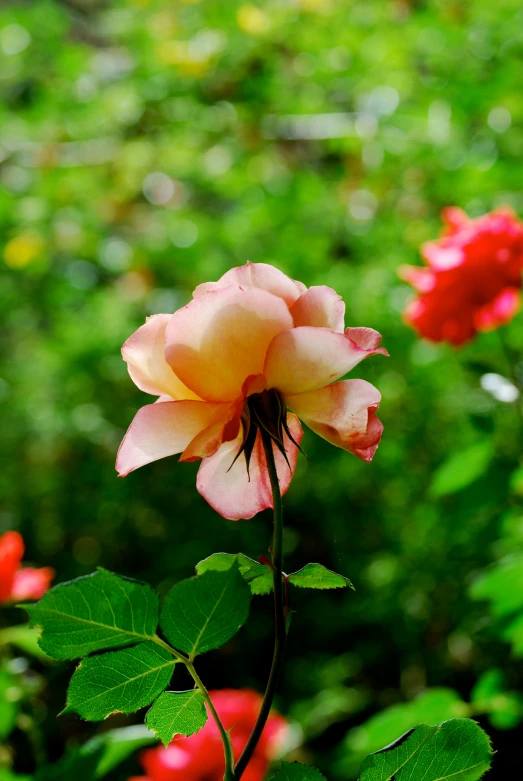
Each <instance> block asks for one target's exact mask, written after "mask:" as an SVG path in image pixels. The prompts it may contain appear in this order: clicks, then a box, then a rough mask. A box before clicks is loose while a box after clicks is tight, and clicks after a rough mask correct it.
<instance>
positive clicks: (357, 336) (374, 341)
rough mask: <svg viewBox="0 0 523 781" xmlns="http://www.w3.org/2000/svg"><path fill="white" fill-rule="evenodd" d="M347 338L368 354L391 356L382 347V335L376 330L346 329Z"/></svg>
mask: <svg viewBox="0 0 523 781" xmlns="http://www.w3.org/2000/svg"><path fill="white" fill-rule="evenodd" d="M345 336H346V337H347V339H350V340H351V341H353V342H354V343H355V344H356V345H357V346H358V347H359V348H360V349H361V350H365V352H367V353H371V354H372V355H387V356H388V354H389V353H388V352H387V350H386V349H385V348H384V347H380V344H381V334H380V333H379V331H375V330H374V328H365V327H364V326H358V327H357V328H346V329H345Z"/></svg>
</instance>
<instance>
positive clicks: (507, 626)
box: [470, 554, 523, 656]
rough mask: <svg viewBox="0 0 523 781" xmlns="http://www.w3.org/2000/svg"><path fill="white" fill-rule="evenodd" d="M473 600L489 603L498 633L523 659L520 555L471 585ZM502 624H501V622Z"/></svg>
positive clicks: (521, 569)
mask: <svg viewBox="0 0 523 781" xmlns="http://www.w3.org/2000/svg"><path fill="white" fill-rule="evenodd" d="M470 594H471V596H472V597H473V599H477V600H488V601H489V603H490V609H491V611H492V615H493V617H494V619H495V620H496V621H497V622H499V623H500V628H499V630H498V631H499V634H500V636H501V637H502V638H503V639H504V640H506V641H507V642H509V643H511V644H512V649H513V652H514V654H515V655H516V656H523V554H513V555H511V556H507V557H506V558H505V559H502V560H501V561H499V562H497V563H496V564H493V565H492V566H491V567H489V568H488V569H486V570H485V571H484V572H483V573H482V574H481V575H480V576H479V577H478V578H477V579H476V580H475V581H474V583H473V584H472V586H471V589H470ZM501 622H502V623H501Z"/></svg>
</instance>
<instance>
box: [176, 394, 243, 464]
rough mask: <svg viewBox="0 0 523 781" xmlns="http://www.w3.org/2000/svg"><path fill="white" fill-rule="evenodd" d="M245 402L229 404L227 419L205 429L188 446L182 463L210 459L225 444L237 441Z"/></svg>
mask: <svg viewBox="0 0 523 781" xmlns="http://www.w3.org/2000/svg"><path fill="white" fill-rule="evenodd" d="M244 402H245V400H244V399H243V398H240V399H238V401H237V402H233V403H232V404H229V410H228V411H227V413H226V415H225V419H220V420H219V421H218V422H217V423H213V424H212V425H210V426H208V427H207V428H205V429H204V430H203V431H201V432H200V433H199V434H197V435H196V436H195V437H194V439H193V440H192V441H191V442H190V443H189V444H188V445H187V447H186V448H185V450H184V451H183V453H182V455H181V456H180V461H197V460H198V459H199V458H208V456H212V455H214V453H216V451H217V450H218V448H219V447H220V445H221V444H222V443H223V442H230V441H231V440H233V439H236V437H237V436H238V433H239V431H240V418H241V414H242V409H243V405H244Z"/></svg>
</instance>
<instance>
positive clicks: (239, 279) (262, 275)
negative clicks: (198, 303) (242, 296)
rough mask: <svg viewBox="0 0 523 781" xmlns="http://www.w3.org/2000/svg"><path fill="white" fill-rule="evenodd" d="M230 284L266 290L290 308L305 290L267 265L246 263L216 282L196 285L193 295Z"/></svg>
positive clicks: (196, 296) (301, 285)
mask: <svg viewBox="0 0 523 781" xmlns="http://www.w3.org/2000/svg"><path fill="white" fill-rule="evenodd" d="M230 284H237V285H242V287H244V286H246V285H249V286H250V287H256V288H259V289H261V290H266V291H267V292H269V293H272V294H273V295H275V296H278V297H279V298H283V300H284V301H285V303H286V304H287V305H288V306H291V305H292V304H293V303H294V302H295V301H296V300H297V299H298V298H299V297H300V296H301V294H302V293H304V292H305V290H307V288H306V287H305V285H303V284H302V283H301V282H296V281H295V280H294V279H291V278H290V277H288V276H287V275H286V274H284V273H283V272H282V271H279V270H278V269H277V268H274V266H270V265H269V264H268V263H251V262H250V261H247V263H246V264H245V266H237V267H236V268H231V269H230V270H229V271H227V272H226V273H225V274H224V275H223V277H220V279H219V280H218V282H206V283H204V284H203V285H198V287H197V288H196V290H195V291H194V293H193V297H194V298H198V297H199V296H201V295H204V294H205V293H208V292H209V291H211V290H217V289H218V288H221V287H226V286H227V285H230Z"/></svg>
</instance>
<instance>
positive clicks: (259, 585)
mask: <svg viewBox="0 0 523 781" xmlns="http://www.w3.org/2000/svg"><path fill="white" fill-rule="evenodd" d="M235 562H237V563H238V568H239V570H240V574H241V576H242V577H243V579H244V580H245V582H246V583H248V584H249V588H250V589H251V593H252V594H270V592H271V591H272V572H271V570H270V568H269V567H267V566H266V565H265V564H260V563H259V562H258V561H255V560H254V559H250V558H249V557H248V556H245V554H243V553H213V554H212V555H211V556H209V557H208V558H206V559H204V560H203V561H200V563H199V564H197V565H196V573H197V574H198V575H203V573H204V572H210V571H212V572H224V571H225V570H228V569H230V568H231V567H232V565H233V564H234V563H235Z"/></svg>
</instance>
